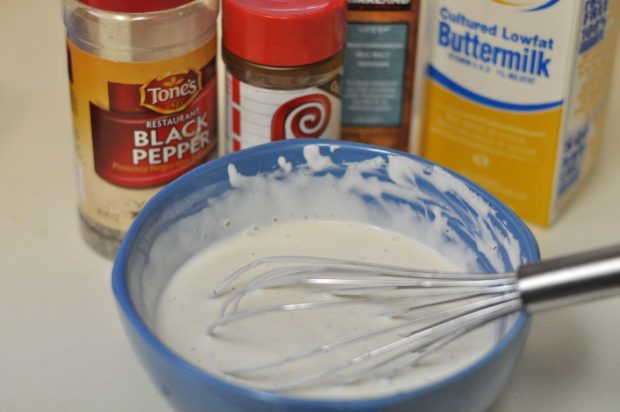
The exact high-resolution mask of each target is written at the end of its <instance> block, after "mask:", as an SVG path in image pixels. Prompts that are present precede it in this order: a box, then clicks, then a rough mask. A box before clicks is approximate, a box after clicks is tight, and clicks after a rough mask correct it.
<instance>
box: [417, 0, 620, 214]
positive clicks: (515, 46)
mask: <svg viewBox="0 0 620 412" xmlns="http://www.w3.org/2000/svg"><path fill="white" fill-rule="evenodd" d="M423 4H424V10H423V12H422V14H421V16H422V17H421V21H423V23H424V24H425V25H426V28H425V29H424V30H423V31H422V32H421V33H424V37H423V38H422V39H421V40H422V41H421V43H420V44H422V45H423V47H422V50H424V57H422V58H419V59H418V61H419V63H420V65H421V66H420V67H419V68H418V73H419V74H422V73H424V88H419V89H418V90H419V91H421V90H424V92H425V93H424V96H422V99H423V101H424V103H423V104H421V105H418V106H417V107H418V108H419V109H420V110H421V114H422V116H421V118H422V119H423V125H422V127H421V128H420V129H417V130H418V131H421V133H419V134H418V135H416V137H415V140H414V146H415V147H416V148H418V149H419V153H420V154H422V155H423V156H425V157H427V158H429V159H431V160H434V161H436V162H439V163H442V164H444V165H445V166H447V167H449V168H451V169H453V170H455V171H456V172H458V173H461V174H463V175H465V176H467V177H469V178H471V179H473V180H475V181H477V182H478V183H479V184H481V185H483V186H485V187H486V188H487V189H488V190H489V191H491V192H492V193H494V194H495V195H496V196H498V197H499V198H500V199H502V200H503V201H504V202H505V203H507V204H508V205H509V206H510V207H511V208H513V209H514V210H515V211H516V212H517V213H518V214H519V215H520V216H521V217H522V218H524V219H526V220H528V221H530V222H532V223H536V224H539V225H543V226H546V225H549V224H551V223H552V221H553V219H554V218H555V217H556V216H557V215H558V212H559V211H560V210H561V209H562V208H564V207H565V206H566V205H568V204H569V200H570V199H571V197H572V195H573V194H574V193H576V190H577V188H578V187H579V186H580V183H581V182H583V181H584V177H585V176H586V175H587V174H588V171H589V170H591V168H592V166H593V165H594V164H595V163H596V158H597V154H598V151H599V150H598V149H599V146H600V143H601V139H602V136H603V126H604V124H605V114H606V107H607V100H608V99H607V97H608V94H609V82H610V78H611V74H612V70H613V60H614V59H613V53H614V51H615V48H616V41H617V40H616V39H617V36H618V34H617V33H618V27H619V24H620V2H618V1H607V0H588V1H552V0H538V1H522V2H516V1H515V2H507V1H500V0H494V1H488V0H468V1H460V0H435V1H432V2H423Z"/></svg>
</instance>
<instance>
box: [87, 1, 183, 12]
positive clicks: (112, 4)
mask: <svg viewBox="0 0 620 412" xmlns="http://www.w3.org/2000/svg"><path fill="white" fill-rule="evenodd" d="M78 1H79V2H80V3H83V4H86V5H87V6H91V7H94V8H96V9H100V10H107V11H114V12H118V13H148V12H152V11H162V10H168V9H173V8H175V7H179V6H182V5H184V4H187V3H191V2H192V1H193V0H78Z"/></svg>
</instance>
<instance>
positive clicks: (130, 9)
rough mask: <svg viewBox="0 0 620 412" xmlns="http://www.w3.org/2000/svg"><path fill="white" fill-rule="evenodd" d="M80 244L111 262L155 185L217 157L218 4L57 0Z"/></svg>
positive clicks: (200, 1) (193, 0)
mask: <svg viewBox="0 0 620 412" xmlns="http://www.w3.org/2000/svg"><path fill="white" fill-rule="evenodd" d="M64 5H65V25H66V29H67V49H68V64H69V81H70V90H71V100H72V108H73V123H74V134H75V150H76V154H77V176H78V187H79V215H80V217H81V223H82V233H83V235H84V238H85V239H86V241H87V243H89V244H90V245H91V246H92V247H93V248H94V249H96V250H97V251H99V252H100V253H102V254H103V255H106V256H109V257H111V256H113V255H114V253H115V251H116V249H117V247H118V245H119V243H120V241H121V239H122V237H123V235H124V233H125V232H126V230H127V229H128V227H129V225H130V224H131V222H132V220H133V218H134V217H135V216H136V215H137V213H138V212H139V211H140V209H141V208H142V206H143V205H144V204H145V203H146V202H147V201H148V200H149V199H150V198H151V197H152V196H153V195H154V194H155V193H156V192H157V190H158V189H159V188H161V187H162V185H165V184H166V183H168V182H170V181H171V180H172V179H174V178H176V177H178V176H179V175H181V174H182V173H184V172H186V171H188V170H190V169H192V168H193V167H195V166H197V165H198V164H200V163H202V162H204V161H206V160H207V159H209V158H210V157H211V156H212V155H215V154H216V144H217V130H216V118H217V110H216V109H217V108H216V103H217V98H216V78H215V67H216V66H215V57H216V48H217V44H216V27H217V25H216V18H217V12H218V9H217V7H218V6H217V0H133V1H125V0H79V1H77V0H65V1H64Z"/></svg>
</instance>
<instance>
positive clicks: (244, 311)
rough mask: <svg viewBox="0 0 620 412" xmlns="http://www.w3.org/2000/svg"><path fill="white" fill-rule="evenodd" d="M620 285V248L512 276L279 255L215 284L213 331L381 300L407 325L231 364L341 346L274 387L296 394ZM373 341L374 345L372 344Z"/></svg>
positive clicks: (364, 375)
mask: <svg viewBox="0 0 620 412" xmlns="http://www.w3.org/2000/svg"><path fill="white" fill-rule="evenodd" d="M261 268H264V269H261ZM245 277H248V278H247V279H246V278H245ZM232 285H235V286H234V288H233V286H232ZM619 286H620V245H619V246H614V247H609V248H605V249H599V250H595V251H591V252H586V253H581V254H577V255H571V256H565V257H561V258H556V259H552V260H546V261H540V262H535V263H529V264H525V265H522V266H521V267H519V268H518V269H517V270H516V272H514V273H505V274H480V273H478V274H472V273H460V272H446V271H432V270H421V269H412V268H406V267H399V266H390V265H383V264H376V263H365V262H357V261H352V260H344V259H334V258H323V257H309V256H275V257H268V258H263V259H258V260H256V261H253V262H251V263H250V264H248V265H245V266H243V267H241V268H240V269H238V270H237V271H235V272H234V273H232V274H230V275H229V276H228V277H227V278H226V279H225V280H224V281H223V282H222V283H221V284H220V285H219V286H218V287H217V288H216V289H214V290H213V291H212V296H211V297H212V298H221V299H222V300H223V303H222V305H221V309H220V312H219V315H218V317H217V318H216V319H215V320H214V321H213V322H212V323H211V325H210V326H209V330H208V333H209V335H211V336H212V337H214V338H217V336H218V334H219V333H220V332H221V331H222V329H224V328H226V327H229V326H230V325H231V324H234V323H237V322H242V321H244V320H251V319H252V318H255V317H258V316H269V315H270V314H282V313H288V314H294V313H296V312H298V311H307V310H321V309H323V308H330V307H331V308H345V307H346V306H347V305H350V306H354V305H358V306H359V305H365V306H371V305H372V306H373V307H377V308H379V309H380V313H379V316H383V317H386V318H389V319H391V320H397V322H394V323H388V324H386V325H385V326H383V327H380V328H377V329H375V330H371V331H365V332H363V333H360V334H357V335H353V336H348V337H346V338H343V339H340V340H335V341H330V342H327V343H324V344H320V345H317V346H315V347H311V348H309V349H308V348H304V349H302V350H300V351H298V352H295V353H290V354H284V355H282V356H280V357H279V358H277V359H275V360H273V359H272V360H269V361H266V362H258V363H256V364H254V365H248V366H246V367H242V368H237V369H229V370H226V371H223V372H224V373H225V374H228V375H230V376H233V377H235V378H237V379H245V380H252V379H262V378H264V377H265V375H266V374H267V373H268V372H269V371H274V370H277V368H287V367H288V368H295V367H296V366H295V365H302V363H303V362H312V361H313V359H314V358H316V357H319V356H321V355H322V354H330V353H331V354H334V353H336V352H338V351H340V352H338V353H341V352H342V353H341V355H339V356H338V357H336V359H335V360H334V361H333V362H330V364H329V365H328V366H325V367H321V368H319V369H318V370H312V371H311V372H308V373H307V374H303V373H302V376H301V377H298V378H295V379H291V380H290V381H287V382H286V383H284V384H281V385H279V386H277V387H275V388H273V391H276V392H287V391H293V390H296V389H299V388H303V387H308V386H325V385H329V384H334V383H335V382H336V383H338V384H341V385H343V384H344V385H349V384H355V383H357V382H361V381H365V380H370V379H390V378H393V377H396V376H398V375H399V374H401V373H403V372H404V371H408V370H411V368H413V367H415V366H416V365H419V364H420V363H421V362H422V361H423V359H425V358H426V357H428V356H429V355H431V354H433V353H434V352H436V351H437V350H438V349H439V348H441V347H443V346H445V345H447V344H449V343H450V342H452V341H454V340H456V339H457V338H459V337H461V336H463V335H466V334H468V333H470V332H472V331H473V330H475V329H478V328H480V327H481V326H483V325H487V324H489V323H491V322H493V321H496V320H500V322H503V323H502V325H503V327H504V328H505V327H506V319H507V317H508V316H509V315H511V314H515V313H518V312H520V311H522V310H527V311H528V312H535V311H537V310H539V309H543V308H548V307H553V306H560V305H564V304H567V303H569V302H571V301H576V300H587V299H589V298H592V297H595V296H596V295H600V294H612V293H617V292H618V287H619ZM283 289H286V290H288V291H292V292H293V293H292V294H289V295H288V296H291V299H292V300H290V301H284V302H280V301H277V302H275V303H273V304H270V305H266V306H255V305H250V306H247V307H246V306H245V305H244V303H245V301H246V300H248V298H249V297H251V296H252V295H255V294H259V293H261V292H263V291H266V290H283ZM569 298H570V299H569ZM368 342H372V344H370V346H369V344H368ZM375 342H376V343H375ZM352 348H353V350H351V349H352ZM298 367H299V368H303V365H302V366H298Z"/></svg>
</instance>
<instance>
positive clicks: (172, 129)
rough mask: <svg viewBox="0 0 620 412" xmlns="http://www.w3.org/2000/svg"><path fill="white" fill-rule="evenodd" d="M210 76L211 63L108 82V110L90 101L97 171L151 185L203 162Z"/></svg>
mask: <svg viewBox="0 0 620 412" xmlns="http://www.w3.org/2000/svg"><path fill="white" fill-rule="evenodd" d="M214 74H215V68H214V64H213V63H212V64H210V65H208V66H207V67H205V68H203V69H202V70H201V71H200V72H199V71H195V70H189V71H187V72H184V73H175V74H170V75H167V76H165V77H163V78H161V79H154V80H151V81H149V82H148V83H146V84H142V85H140V84H120V83H112V82H110V83H108V95H109V102H110V110H105V109H103V108H101V107H99V106H97V105H96V104H94V103H92V102H91V104H90V113H91V127H92V139H93V152H94V161H95V165H94V166H95V171H96V173H97V174H98V175H99V176H100V177H101V178H103V179H104V180H106V181H108V182H110V183H113V184H115V185H119V186H124V187H151V186H158V185H161V184H164V183H167V182H169V181H171V180H173V179H174V178H176V177H178V176H180V175H181V174H183V173H185V172H187V171H188V170H190V169H192V168H194V167H195V166H196V165H198V164H200V163H202V162H203V161H205V160H206V158H207V157H208V156H209V154H210V152H211V151H212V149H213V148H214V146H215V144H216V140H217V136H216V134H215V129H214V127H213V125H215V121H216V117H215V116H216V112H215V110H214V108H215V104H216V84H215V82H216V80H215V76H214Z"/></svg>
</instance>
